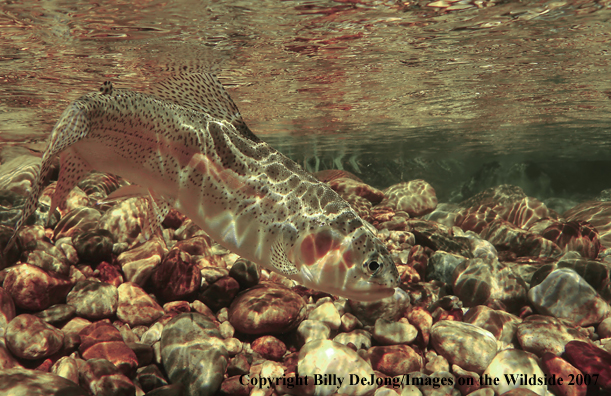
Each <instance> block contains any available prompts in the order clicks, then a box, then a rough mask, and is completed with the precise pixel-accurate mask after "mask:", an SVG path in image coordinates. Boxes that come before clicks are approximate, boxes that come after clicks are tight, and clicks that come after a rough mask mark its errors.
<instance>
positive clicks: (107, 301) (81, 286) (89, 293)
mask: <svg viewBox="0 0 611 396" xmlns="http://www.w3.org/2000/svg"><path fill="white" fill-rule="evenodd" d="M66 302H67V303H68V304H69V305H72V306H74V307H75V308H76V314H77V315H78V316H82V317H84V318H87V319H91V320H98V319H103V318H108V317H110V316H112V315H114V314H115V313H116V312H117V306H118V304H119V293H118V291H117V288H116V287H115V286H113V285H110V284H108V283H102V282H96V281H89V280H84V281H79V282H77V283H76V285H74V287H73V288H72V290H71V291H70V293H68V296H67V297H66Z"/></svg>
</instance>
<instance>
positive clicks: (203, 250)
mask: <svg viewBox="0 0 611 396" xmlns="http://www.w3.org/2000/svg"><path fill="white" fill-rule="evenodd" d="M212 244H213V242H212V240H211V239H210V237H208V236H206V235H197V236H194V237H192V238H189V239H185V240H184V241H179V242H178V243H176V245H174V249H180V250H182V251H183V252H187V253H189V254H190V255H191V256H209V255H210V249H211V248H212Z"/></svg>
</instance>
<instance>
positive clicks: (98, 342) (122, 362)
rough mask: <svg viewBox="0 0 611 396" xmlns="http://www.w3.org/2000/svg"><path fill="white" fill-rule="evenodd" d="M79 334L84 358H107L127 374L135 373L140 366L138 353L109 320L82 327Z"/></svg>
mask: <svg viewBox="0 0 611 396" xmlns="http://www.w3.org/2000/svg"><path fill="white" fill-rule="evenodd" d="M79 336H80V337H81V345H80V346H79V352H80V354H81V356H83V358H84V359H86V360H89V359H106V360H108V361H110V362H111V363H113V364H114V365H115V366H116V367H117V368H118V369H119V370H120V371H121V373H123V374H125V375H131V374H133V373H134V371H135V370H136V368H137V367H138V359H137V358H136V354H135V353H134V351H133V350H131V349H130V348H129V347H128V346H127V344H126V343H125V342H124V341H123V337H122V336H121V332H120V331H119V330H118V329H117V328H116V327H114V326H113V325H112V324H110V322H109V321H107V320H103V321H99V322H96V323H92V324H91V325H89V326H87V327H85V328H84V329H82V330H81V331H80V333H79Z"/></svg>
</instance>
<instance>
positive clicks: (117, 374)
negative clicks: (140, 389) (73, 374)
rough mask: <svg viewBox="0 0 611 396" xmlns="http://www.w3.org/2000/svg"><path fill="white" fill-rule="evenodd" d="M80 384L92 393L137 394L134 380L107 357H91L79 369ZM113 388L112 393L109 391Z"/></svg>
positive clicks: (133, 395) (128, 395) (126, 395)
mask: <svg viewBox="0 0 611 396" xmlns="http://www.w3.org/2000/svg"><path fill="white" fill-rule="evenodd" d="M79 385H81V387H82V388H84V389H86V390H87V391H88V392H89V394H91V395H105V394H112V395H124V396H135V394H136V387H135V386H134V384H133V382H132V381H131V380H130V379H129V378H128V377H127V376H125V375H124V374H123V373H121V371H120V370H119V369H118V368H117V367H115V366H114V365H113V364H112V363H111V362H109V361H108V360H105V359H90V360H88V361H87V362H86V363H85V364H84V365H83V366H82V367H81V368H80V369H79ZM108 390H111V391H112V393H108V392H109V391H108Z"/></svg>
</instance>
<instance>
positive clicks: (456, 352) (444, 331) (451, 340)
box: [431, 320, 497, 374]
mask: <svg viewBox="0 0 611 396" xmlns="http://www.w3.org/2000/svg"><path fill="white" fill-rule="evenodd" d="M431 344H432V346H433V347H434V348H435V350H436V351H437V353H438V354H440V355H441V356H443V357H444V358H446V359H447V360H448V362H450V363H451V364H456V365H457V366H460V367H461V368H463V369H465V370H468V371H475V372H476V373H478V374H479V373H482V372H483V371H484V370H485V369H486V367H488V364H490V362H491V361H492V359H493V358H494V356H495V355H496V351H497V343H496V338H494V336H493V335H492V333H490V332H489V331H487V330H484V329H482V328H480V327H477V326H474V325H472V324H468V323H463V322H455V321H451V320H442V321H440V322H437V323H435V324H434V325H433V327H432V328H431Z"/></svg>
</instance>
